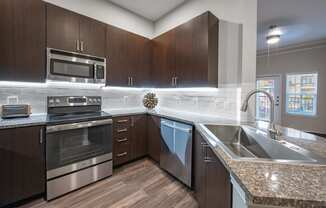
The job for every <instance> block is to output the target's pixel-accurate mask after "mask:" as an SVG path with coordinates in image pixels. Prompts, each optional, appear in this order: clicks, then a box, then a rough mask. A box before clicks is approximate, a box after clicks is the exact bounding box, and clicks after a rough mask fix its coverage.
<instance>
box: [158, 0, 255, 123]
mask: <svg viewBox="0 0 326 208" xmlns="http://www.w3.org/2000/svg"><path fill="white" fill-rule="evenodd" d="M205 11H210V12H212V13H213V14H214V15H215V16H217V17H218V18H219V19H222V20H226V21H229V22H234V23H239V24H242V25H243V28H242V29H243V41H242V46H243V48H242V73H240V74H239V76H241V77H240V79H241V80H242V84H241V88H242V98H243V97H244V95H245V94H246V93H247V92H248V91H249V90H251V89H254V88H255V80H256V41H257V0H190V2H188V3H186V4H184V5H183V6H181V7H179V8H177V9H175V10H174V11H172V12H171V13H169V14H168V15H166V16H165V17H163V18H162V19H160V20H159V21H158V22H156V23H155V36H158V35H160V34H162V33H164V32H166V31H168V30H170V29H172V28H174V27H176V26H178V25H180V24H182V23H185V22H187V21H189V20H190V19H192V18H194V17H196V16H198V15H200V14H202V13H204V12H205ZM219 70H227V69H219ZM252 105H253V103H252ZM252 105H251V106H252ZM253 112H254V110H253V108H251V109H250V113H249V114H248V115H247V114H243V120H252V119H253V118H254V113H253Z"/></svg>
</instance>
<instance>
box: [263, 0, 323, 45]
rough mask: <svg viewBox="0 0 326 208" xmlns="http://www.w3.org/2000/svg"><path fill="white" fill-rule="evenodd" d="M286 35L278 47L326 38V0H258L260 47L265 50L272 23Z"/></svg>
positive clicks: (282, 37)
mask: <svg viewBox="0 0 326 208" xmlns="http://www.w3.org/2000/svg"><path fill="white" fill-rule="evenodd" d="M273 24H276V25H278V26H280V27H281V30H282V31H283V33H284V34H283V35H282V36H281V41H280V43H279V44H277V46H275V47H284V46H289V45H296V44H302V43H305V42H310V41H315V40H320V39H325V38H326V0H258V37H257V38H258V43H257V44H258V45H257V48H258V50H262V49H266V48H267V44H266V34H267V31H268V27H269V26H270V25H273Z"/></svg>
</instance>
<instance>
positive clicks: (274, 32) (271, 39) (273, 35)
mask: <svg viewBox="0 0 326 208" xmlns="http://www.w3.org/2000/svg"><path fill="white" fill-rule="evenodd" d="M281 35H282V32H281V30H280V29H279V28H278V27H277V25H272V26H270V27H269V31H268V35H267V37H266V42H267V44H268V45H273V44H276V43H278V42H280V40H281Z"/></svg>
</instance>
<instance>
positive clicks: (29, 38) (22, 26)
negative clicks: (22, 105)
mask: <svg viewBox="0 0 326 208" xmlns="http://www.w3.org/2000/svg"><path fill="white" fill-rule="evenodd" d="M14 2H15V6H14V7H15V9H14V22H13V24H14V33H13V34H14V40H15V41H14V48H15V57H16V58H15V62H16V63H15V73H14V74H15V80H18V81H31V82H43V81H44V80H45V54H46V53H45V24H46V22H45V20H46V15H45V3H44V2H43V1H40V0H24V1H21V0H15V1H14Z"/></svg>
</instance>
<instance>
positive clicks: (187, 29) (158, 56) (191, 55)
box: [152, 12, 218, 87]
mask: <svg viewBox="0 0 326 208" xmlns="http://www.w3.org/2000/svg"><path fill="white" fill-rule="evenodd" d="M152 78H153V80H154V82H155V83H156V86H159V87H198V86H214V87H215V86H217V81H218V19H217V18H216V17H215V16H214V15H213V14H211V13H210V12H206V13H204V14H202V15H200V16H198V17H195V18H194V19H192V20H190V21H188V22H186V23H184V24H182V25H180V26H178V27H176V28H174V29H172V30H170V31H168V32H166V33H164V34H162V35H160V36H158V37H156V38H154V40H153V72H152Z"/></svg>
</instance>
